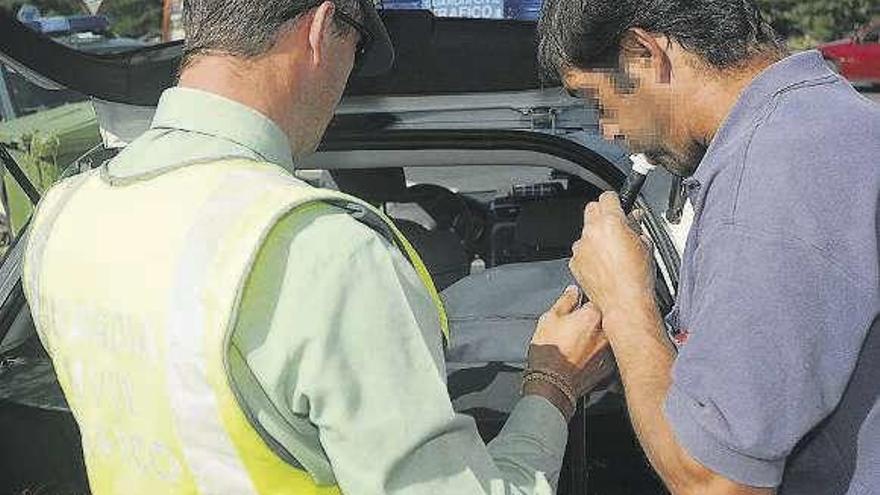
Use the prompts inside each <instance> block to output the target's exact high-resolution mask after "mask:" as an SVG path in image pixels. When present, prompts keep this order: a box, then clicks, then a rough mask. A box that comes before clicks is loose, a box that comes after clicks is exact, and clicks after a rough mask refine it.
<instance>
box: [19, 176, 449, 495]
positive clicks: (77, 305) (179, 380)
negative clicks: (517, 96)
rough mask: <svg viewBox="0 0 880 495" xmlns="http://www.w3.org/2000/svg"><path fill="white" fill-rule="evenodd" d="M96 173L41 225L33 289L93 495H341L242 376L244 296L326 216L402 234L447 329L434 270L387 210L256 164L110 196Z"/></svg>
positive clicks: (32, 253) (50, 203) (30, 253)
mask: <svg viewBox="0 0 880 495" xmlns="http://www.w3.org/2000/svg"><path fill="white" fill-rule="evenodd" d="M100 173H101V172H100V171H93V172H90V173H88V174H85V175H83V176H78V177H75V178H73V179H71V180H69V181H66V182H65V183H63V184H61V185H59V186H57V187H55V188H53V190H52V191H51V192H50V194H48V195H47V197H46V199H45V200H44V202H43V203H41V205H40V208H39V209H38V211H37V214H36V216H35V220H34V226H33V229H32V233H31V237H30V241H29V244H28V249H27V253H26V260H25V277H24V278H25V290H26V293H27V296H28V300H29V302H30V304H31V307H32V309H33V314H34V320H35V322H36V325H37V330H38V332H39V334H40V338H41V340H42V341H43V343H44V345H45V346H46V347H47V350H49V352H50V354H51V356H52V359H53V363H54V365H55V369H56V373H57V375H58V378H59V382H60V383H61V386H62V388H63V390H64V392H65V396H66V397H67V399H68V402H69V404H70V406H71V410H72V411H73V413H74V415H75V417H76V419H77V422H78V424H79V426H80V431H81V434H82V440H83V442H82V443H83V452H84V456H85V460H86V466H87V469H88V473H89V480H90V483H91V488H92V491H93V492H94V493H96V494H104V493H150V494H154V493H210V494H214V493H217V494H227V493H236V494H238V493H242V494H244V493H260V494H263V493H273V494H275V493H277V494H285V493H290V494H294V493H295V494H306V495H308V494H330V493H338V488H337V487H333V486H329V487H319V486H317V485H316V484H315V483H314V482H313V481H312V479H311V477H310V476H309V475H308V473H307V472H305V471H303V470H301V469H298V468H296V467H294V466H291V465H290V464H288V463H286V462H284V461H283V460H282V458H281V457H280V456H279V455H278V454H276V453H275V452H274V451H273V450H272V449H271V448H270V447H269V446H267V445H266V442H265V441H264V440H263V438H261V436H260V434H259V433H258V431H257V430H256V429H255V428H254V426H253V425H251V423H250V422H249V421H248V419H247V417H246V416H245V414H244V412H243V411H242V409H241V408H240V407H239V405H238V402H237V400H236V397H235V395H234V392H233V390H232V388H231V387H230V384H229V383H230V381H229V375H228V372H227V366H226V364H227V362H226V359H227V353H226V350H227V348H228V342H229V338H230V334H231V330H232V328H233V327H234V325H235V322H236V317H237V310H238V305H239V297H240V294H241V289H242V288H243V285H244V283H245V281H246V279H247V276H248V274H249V273H250V271H251V266H252V263H253V261H254V259H255V256H256V254H257V252H258V249H259V248H260V246H261V245H262V243H263V241H264V240H265V237H266V236H267V235H268V233H269V231H270V230H271V228H272V227H273V226H274V225H275V224H276V223H277V222H278V221H279V220H280V219H281V218H282V217H284V216H286V215H289V214H291V213H292V212H293V213H295V212H296V211H302V210H301V209H303V208H310V207H312V205H316V204H318V203H332V204H336V205H340V206H343V207H346V208H348V209H352V208H357V209H359V210H360V211H362V212H364V213H365V214H366V215H368V216H372V217H374V218H378V219H379V220H380V221H381V222H382V223H384V225H385V226H386V227H387V229H388V230H390V231H391V232H392V233H393V234H394V236H395V238H396V240H397V242H398V243H399V244H400V245H401V246H402V250H403V251H404V252H405V253H406V255H407V256H408V257H409V259H410V261H411V262H412V264H413V266H414V268H415V269H416V271H417V272H418V274H419V276H420V277H421V278H422V280H423V281H424V283H425V287H426V289H427V291H428V293H429V294H430V295H431V297H432V298H433V299H434V302H435V304H437V308H438V319H439V325H440V327H441V328H442V329H443V331H444V334H446V332H447V331H448V330H447V323H446V317H445V313H444V312H443V310H442V305H441V304H440V299H439V296H438V295H437V291H436V289H435V288H434V285H433V282H431V280H430V276H429V275H428V272H427V270H426V269H425V266H424V264H423V263H422V262H421V260H420V259H419V257H418V254H416V252H415V251H414V250H413V248H412V246H411V245H410V244H409V242H407V241H406V239H405V238H404V237H403V236H402V235H401V234H400V232H399V230H397V228H396V227H395V226H394V225H393V223H392V222H391V221H390V220H388V218H387V217H385V216H384V215H383V214H382V213H381V212H380V211H378V210H376V209H375V208H373V207H372V206H371V205H368V204H366V203H364V202H362V201H360V200H358V199H355V198H352V197H350V196H346V195H344V194H340V193H336V192H333V191H326V190H321V189H316V188H312V187H309V186H306V185H304V184H303V183H301V182H299V181H297V180H296V179H294V178H293V177H291V176H290V175H289V174H288V173H287V172H285V171H283V170H281V169H280V168H277V167H275V166H270V165H267V164H259V163H256V162H251V161H243V160H236V161H224V162H215V163H211V164H198V165H189V166H186V167H183V168H180V169H177V170H174V171H171V172H167V173H165V174H162V175H160V176H158V177H154V178H151V179H149V180H145V181H142V182H134V183H131V184H128V185H125V186H122V187H117V186H112V185H110V184H109V183H108V182H107V181H106V180H105V179H104V178H102V177H101V176H100Z"/></svg>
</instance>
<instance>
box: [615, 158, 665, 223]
mask: <svg viewBox="0 0 880 495" xmlns="http://www.w3.org/2000/svg"><path fill="white" fill-rule="evenodd" d="M629 158H630V160H632V163H633V167H632V170H631V171H630V172H629V175H628V176H627V177H626V181H624V183H623V187H621V188H620V195H619V196H620V206H621V208H623V212H624V213H626V214H627V215H629V213H630V212H631V211H632V209H633V206H634V205H635V204H636V198H638V197H639V193H640V192H641V191H642V186H644V185H645V179H646V178H647V177H648V174H649V173H651V171H652V170H654V169H655V168H657V167H656V166H655V165H652V164H651V162H649V161H648V157H646V156H645V155H642V154H639V155H632V156H631V157H629Z"/></svg>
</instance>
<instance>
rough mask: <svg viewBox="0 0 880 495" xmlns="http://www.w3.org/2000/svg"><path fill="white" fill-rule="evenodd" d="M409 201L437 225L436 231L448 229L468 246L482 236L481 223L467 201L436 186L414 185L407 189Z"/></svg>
mask: <svg viewBox="0 0 880 495" xmlns="http://www.w3.org/2000/svg"><path fill="white" fill-rule="evenodd" d="M407 194H408V195H409V196H410V201H412V202H413V203H416V204H417V205H419V206H420V207H421V208H422V209H423V210H425V212H426V213H427V214H428V215H429V216H430V217H431V218H432V219H433V220H434V222H436V223H437V229H440V230H444V229H449V230H452V231H453V232H455V233H456V234H457V235H458V237H459V238H460V239H461V240H462V241H463V242H464V243H465V246H469V245H470V244H472V243H473V242H476V241H477V239H479V238H480V236H481V235H482V234H483V225H482V222H480V221H479V219H478V218H477V217H476V215H474V212H473V211H472V210H471V207H470V206H469V205H468V204H467V201H466V200H465V199H464V198H463V197H461V196H459V195H458V194H456V193H454V192H452V191H450V190H449V189H447V188H445V187H443V186H438V185H436V184H415V185H412V186H409V187H408V188H407Z"/></svg>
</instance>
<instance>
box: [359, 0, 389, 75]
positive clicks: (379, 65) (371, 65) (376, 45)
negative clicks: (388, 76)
mask: <svg viewBox="0 0 880 495" xmlns="http://www.w3.org/2000/svg"><path fill="white" fill-rule="evenodd" d="M358 2H359V3H360V5H361V10H362V12H363V19H362V20H361V22H362V23H363V25H364V28H366V30H367V32H368V33H370V40H369V42H368V43H367V45H366V46H365V47H364V50H365V51H364V54H363V55H361V57H362V59H361V61H360V62H359V63H360V65H359V66H358V71H357V75H358V76H367V77H369V76H378V75H380V74H383V73H385V72H387V71H388V69H390V68H391V64H393V63H394V47H393V46H392V45H391V38H390V37H389V36H388V30H387V29H385V24H383V23H382V19H381V18H380V17H379V13H378V12H376V7H375V6H374V5H373V1H372V0H358Z"/></svg>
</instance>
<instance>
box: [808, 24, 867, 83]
mask: <svg viewBox="0 0 880 495" xmlns="http://www.w3.org/2000/svg"><path fill="white" fill-rule="evenodd" d="M819 51H821V52H822V55H824V56H825V59H826V60H828V62H829V63H830V64H831V65H832V66H833V67H834V68H835V69H837V71H838V72H840V73H841V74H842V75H843V76H844V77H846V78H847V79H849V80H850V81H852V82H853V83H855V84H873V85H880V21H875V22H874V23H872V24H869V25H868V26H866V27H865V28H863V29H861V30H859V31H858V33H856V34H855V35H854V36H853V37H852V38H848V39H844V40H840V41H834V42H831V43H828V44H825V45H821V46H819Z"/></svg>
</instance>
